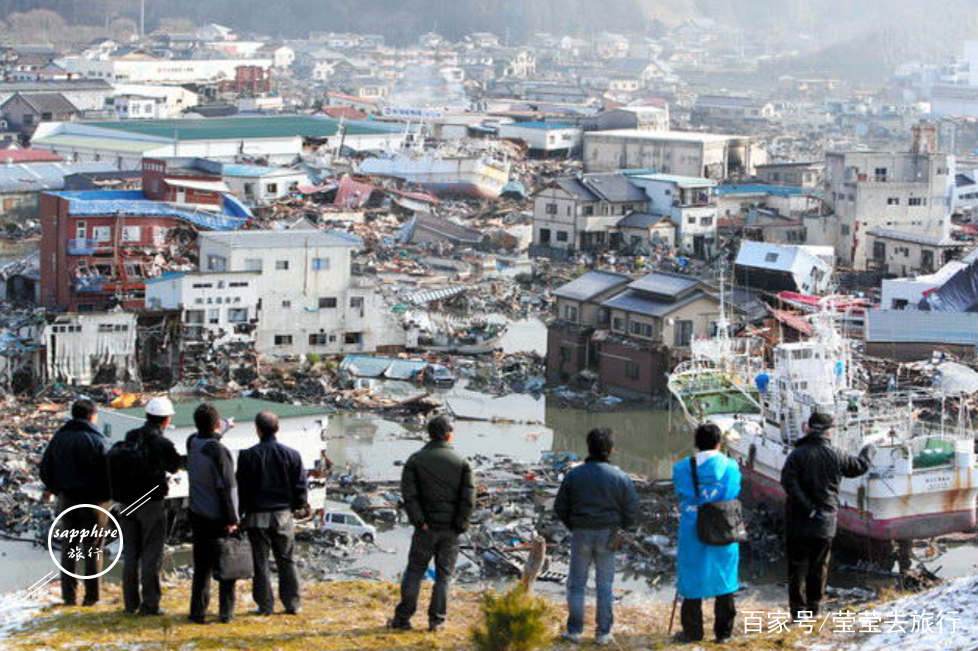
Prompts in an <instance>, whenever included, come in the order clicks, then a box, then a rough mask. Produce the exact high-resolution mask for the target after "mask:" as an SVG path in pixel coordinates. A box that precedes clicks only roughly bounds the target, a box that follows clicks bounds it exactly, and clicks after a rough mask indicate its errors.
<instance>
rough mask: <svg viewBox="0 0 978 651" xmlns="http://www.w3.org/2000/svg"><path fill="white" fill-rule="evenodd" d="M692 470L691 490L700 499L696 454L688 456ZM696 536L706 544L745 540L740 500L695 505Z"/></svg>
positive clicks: (720, 544) (725, 543) (745, 532)
mask: <svg viewBox="0 0 978 651" xmlns="http://www.w3.org/2000/svg"><path fill="white" fill-rule="evenodd" d="M689 466H690V468H692V470H693V490H694V491H695V494H696V501H697V502H699V501H700V478H699V476H698V475H697V473H696V455H693V456H691V457H690V458H689ZM697 512H698V517H697V518H696V536H697V537H698V538H699V539H700V541H701V542H703V543H705V544H707V545H717V546H722V545H730V544H732V543H742V542H747V527H745V526H744V514H743V512H742V510H741V506H740V500H725V501H723V502H706V503H704V504H698V505H697Z"/></svg>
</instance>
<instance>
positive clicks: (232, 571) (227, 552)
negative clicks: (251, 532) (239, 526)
mask: <svg viewBox="0 0 978 651" xmlns="http://www.w3.org/2000/svg"><path fill="white" fill-rule="evenodd" d="M220 545H221V548H220V551H219V556H218V559H217V567H216V568H215V569H214V578H215V579H217V580H218V581H237V580H238V579H250V578H252V577H254V576H255V565H254V563H253V561H252V558H251V543H249V542H248V539H247V538H244V537H243V536H240V535H232V536H228V537H227V538H222V539H221V541H220Z"/></svg>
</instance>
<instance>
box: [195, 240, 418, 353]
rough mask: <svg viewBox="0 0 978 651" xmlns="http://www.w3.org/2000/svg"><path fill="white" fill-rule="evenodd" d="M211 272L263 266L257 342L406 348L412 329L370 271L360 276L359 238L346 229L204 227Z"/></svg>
mask: <svg viewBox="0 0 978 651" xmlns="http://www.w3.org/2000/svg"><path fill="white" fill-rule="evenodd" d="M198 241H199V248H200V268H201V271H205V272H237V271H250V272H259V273H258V278H257V281H256V282H257V291H258V296H260V297H261V312H260V316H259V321H258V328H257V330H256V333H255V341H256V349H257V351H258V352H259V353H261V354H265V355H305V354H308V353H325V354H336V353H353V352H373V351H377V350H384V349H399V348H403V347H404V346H405V343H406V332H405V330H404V328H403V327H402V326H401V324H400V323H399V322H398V321H397V320H396V319H395V318H394V315H393V312H392V310H391V309H390V307H388V306H387V304H386V303H385V302H384V300H383V298H382V297H381V296H380V294H379V293H378V292H377V291H376V290H375V288H374V285H373V283H372V282H370V281H369V279H366V278H362V277H359V276H354V275H353V274H352V270H351V265H352V261H353V253H354V252H355V251H357V250H358V249H359V248H360V247H361V246H362V244H361V242H360V240H359V238H357V237H355V236H352V235H349V234H348V233H345V232H340V231H323V230H318V229H317V230H286V231H255V230H250V231H237V232H233V233H231V232H223V233H218V232H210V233H201V235H200V237H199V240H198Z"/></svg>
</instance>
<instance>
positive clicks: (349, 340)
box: [343, 332, 363, 345]
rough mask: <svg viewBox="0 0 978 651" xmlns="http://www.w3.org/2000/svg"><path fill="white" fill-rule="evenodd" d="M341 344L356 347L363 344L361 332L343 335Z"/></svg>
mask: <svg viewBox="0 0 978 651" xmlns="http://www.w3.org/2000/svg"><path fill="white" fill-rule="evenodd" d="M343 343H344V344H348V345H356V344H361V343H363V333H362V332H347V333H346V334H344V335H343Z"/></svg>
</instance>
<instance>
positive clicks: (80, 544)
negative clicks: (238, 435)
mask: <svg viewBox="0 0 978 651" xmlns="http://www.w3.org/2000/svg"><path fill="white" fill-rule="evenodd" d="M75 509H93V510H95V511H100V512H102V513H104V514H105V515H106V516H107V517H108V519H109V520H111V521H112V523H113V524H114V525H115V529H109V528H107V527H106V526H105V525H99V524H93V525H91V526H90V527H87V528H85V529H78V528H71V529H58V521H59V520H61V518H63V517H64V516H65V514H67V513H71V512H72V511H74V510H75ZM55 539H57V540H58V541H60V542H61V545H62V546H65V545H67V546H68V557H69V558H73V559H76V560H82V559H86V558H92V555H93V554H94V555H96V557H97V558H99V559H101V555H102V552H103V550H104V549H105V548H106V546H108V544H109V543H110V542H112V541H113V540H118V541H119V551H118V552H117V553H116V556H115V559H113V561H112V563H111V564H110V565H109V566H108V567H106V568H105V569H103V570H102V571H101V572H99V573H98V574H93V575H91V576H86V575H84V574H75V573H74V572H69V571H68V570H66V569H65V568H64V567H63V566H62V565H61V559H60V558H59V555H58V554H55V553H54V545H53V544H52V543H53V542H54V540H55ZM122 544H123V542H122V527H120V526H119V521H118V520H116V519H115V516H114V515H112V514H111V513H109V512H108V511H107V510H106V509H103V508H102V507H101V506H96V505H95V504H76V505H74V506H70V507H68V508H67V509H65V510H64V511H62V512H61V513H59V514H58V517H56V518H55V519H54V522H52V523H51V528H50V529H49V530H48V553H49V554H50V555H51V560H53V561H54V564H55V565H57V566H58V569H59V570H61V571H62V572H64V573H65V574H67V575H68V576H72V577H74V578H76V579H97V578H98V577H100V576H102V575H103V574H105V573H107V572H109V571H110V570H111V569H112V568H113V567H115V564H116V563H118V562H119V559H120V558H122Z"/></svg>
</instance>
